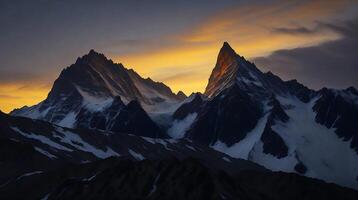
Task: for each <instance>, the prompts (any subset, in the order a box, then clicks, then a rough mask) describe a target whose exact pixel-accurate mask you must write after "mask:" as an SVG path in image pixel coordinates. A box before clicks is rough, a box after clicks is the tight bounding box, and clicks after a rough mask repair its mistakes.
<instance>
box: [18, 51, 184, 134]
mask: <svg viewBox="0 0 358 200" xmlns="http://www.w3.org/2000/svg"><path fill="white" fill-rule="evenodd" d="M182 99H184V97H183V96H182V95H180V94H179V95H176V94H174V93H173V92H172V91H171V89H170V88H169V87H168V86H166V85H165V84H163V83H160V82H155V81H153V80H151V79H150V78H147V79H144V78H142V77H141V76H140V75H139V74H138V73H136V72H135V71H134V70H132V69H127V68H125V67H124V66H123V65H122V64H117V63H114V62H113V61H112V60H109V59H107V58H106V57H105V56H104V55H103V54H101V53H98V52H96V51H94V50H91V51H90V52H89V53H88V54H86V55H84V56H82V57H79V58H78V59H77V60H76V62H75V63H74V64H72V65H71V66H69V67H67V68H65V69H64V70H63V71H62V72H61V74H60V76H59V77H58V78H57V79H56V81H55V82H54V84H53V87H52V89H51V91H50V93H49V94H48V97H47V98H46V99H45V100H44V101H43V102H41V103H39V104H37V105H35V106H32V107H24V108H21V109H17V110H14V111H13V112H12V113H11V114H12V115H16V116H24V117H30V118H34V119H41V120H45V121H49V122H52V123H55V124H58V125H60V126H65V127H70V128H74V127H90V128H100V129H106V130H107V128H108V127H116V128H115V130H117V131H128V132H131V131H133V132H136V131H135V130H137V129H138V128H140V127H141V128H144V127H147V128H148V131H147V132H148V133H153V134H152V135H158V134H159V132H160V131H159V128H158V127H157V126H156V124H155V123H154V122H153V121H152V120H151V119H150V118H149V116H148V114H147V113H146V111H148V110H146V111H144V110H143V109H134V108H136V107H138V106H139V107H141V106H142V107H143V108H144V109H146V108H148V109H149V108H150V109H151V110H155V106H157V105H159V104H165V105H169V104H175V103H179V102H180V101H181V100H182ZM133 100H136V102H133ZM122 102H123V105H120V104H121V103H122ZM129 102H132V103H131V104H129ZM126 104H129V105H126ZM137 104H138V105H137ZM132 105H136V106H134V107H133V106H132ZM114 109H117V110H116V111H115V112H113V110H114ZM120 111H122V112H124V111H125V112H124V113H120ZM131 112H133V113H131ZM99 118H100V119H101V120H102V121H101V123H97V122H98V120H99ZM113 120H114V121H113ZM115 120H120V121H121V122H120V123H117V122H116V121H115ZM134 120H137V121H136V122H135V121H134ZM95 121H97V122H96V123H95V124H93V123H94V122H95ZM143 123H144V124H146V125H144V124H143ZM113 124H117V125H116V126H114V125H113ZM118 124H119V125H118ZM129 126H130V127H129ZM109 130H113V131H114V129H112V128H110V129H109ZM143 134H145V135H146V136H150V135H151V134H147V133H143Z"/></svg>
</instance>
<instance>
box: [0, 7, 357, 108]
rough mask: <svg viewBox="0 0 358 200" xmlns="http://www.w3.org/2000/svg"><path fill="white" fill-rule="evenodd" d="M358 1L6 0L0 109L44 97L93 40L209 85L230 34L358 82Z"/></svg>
mask: <svg viewBox="0 0 358 200" xmlns="http://www.w3.org/2000/svg"><path fill="white" fill-rule="evenodd" d="M357 13H358V4H357V2H356V1H348V0H347V1H342V0H339V1H338V0H329V1H304V0H303V1H302V0H300V1H279V0H266V1H236V0H220V1H139V0H131V1H129V0H128V1H91V0H89V1H88V0H87V1H75V2H74V1H56V0H53V1H45V0H42V1H41V0H35V1H16V0H14V1H0V29H1V30H0V32H1V34H0V44H1V45H0V52H1V54H0V109H1V110H2V111H5V112H9V111H11V110H12V109H13V108H18V107H22V106H23V105H33V104H36V103H38V102H40V101H41V100H43V99H44V98H45V97H46V95H47V93H48V91H49V90H50V88H51V86H52V83H53V81H54V80H55V79H56V78H57V76H58V75H59V73H60V72H61V70H62V69H63V68H65V67H66V66H69V65H70V64H72V63H74V62H75V60H76V58H77V57H80V56H82V55H84V54H86V53H88V51H89V50H90V49H95V50H96V51H98V52H102V53H104V54H105V55H106V56H107V57H108V58H111V59H112V60H114V61H115V62H118V63H123V64H124V66H126V67H127V68H133V69H134V70H135V71H137V72H138V73H139V74H141V75H142V76H143V77H151V78H152V79H154V80H156V81H162V82H164V83H165V84H167V85H168V86H170V87H171V88H172V90H173V91H175V92H177V91H178V90H183V91H184V92H185V93H186V94H190V93H191V92H196V91H200V92H203V90H204V88H205V86H206V84H207V81H208V78H209V75H210V73H211V70H212V68H213V67H214V65H215V61H216V57H217V54H218V51H219V49H220V47H221V45H222V43H223V42H224V41H228V42H229V43H230V45H231V46H232V47H233V48H234V49H235V50H236V52H237V53H239V54H240V55H242V56H244V57H246V58H248V59H250V60H252V61H254V62H255V63H256V64H257V66H258V67H259V68H260V69H261V70H262V71H269V70H270V71H272V72H274V73H276V74H277V75H279V76H280V77H282V78H283V79H285V80H288V79H297V80H299V81H300V82H302V83H303V84H305V85H307V86H309V87H311V88H313V89H319V88H321V87H323V86H327V87H333V88H346V87H348V86H352V85H353V86H355V87H357V86H358V79H357V78H356V77H358V66H357V65H358V55H357V54H358V53H357V52H358V14H357Z"/></svg>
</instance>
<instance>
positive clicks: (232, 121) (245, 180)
mask: <svg viewBox="0 0 358 200" xmlns="http://www.w3.org/2000/svg"><path fill="white" fill-rule="evenodd" d="M357 122H358V91H357V90H356V89H355V88H353V87H349V88H347V89H343V90H336V89H328V88H322V89H320V90H313V89H309V88H308V87H306V86H304V85H303V84H301V83H299V82H298V81H297V80H289V81H284V80H282V79H281V78H280V77H278V76H277V75H275V74H273V73H272V72H266V73H264V72H262V71H261V70H260V69H259V68H257V67H256V66H255V64H254V63H251V62H250V61H247V60H246V59H245V58H244V57H242V56H240V55H238V54H237V53H236V52H235V51H234V50H233V49H232V48H231V46H230V45H229V44H228V43H227V42H225V43H224V44H223V46H222V48H221V49H220V51H219V54H218V57H217V62H216V65H215V67H214V69H213V71H212V73H211V75H210V78H209V82H208V85H207V87H206V89H205V92H204V93H203V94H201V93H193V94H191V95H190V96H189V97H186V96H185V94H184V93H183V92H178V93H177V94H175V93H173V92H172V91H171V89H170V88H169V87H168V86H166V85H165V84H163V83H160V82H155V81H153V80H151V79H150V78H147V79H144V78H142V77H141V76H140V75H139V74H138V73H136V72H135V71H134V70H132V69H127V68H125V67H124V66H123V65H122V64H117V63H114V62H113V61H112V60H109V59H107V58H106V57H105V56H104V55H103V54H100V53H97V52H95V51H94V50H91V51H90V52H89V53H88V54H87V55H84V56H82V57H80V58H78V59H77V60H76V62H75V63H74V64H73V65H71V66H69V67H67V68H65V69H64V70H63V71H62V72H61V74H60V75H59V77H58V78H57V79H56V81H55V82H54V84H53V87H52V89H51V91H50V92H49V94H48V96H47V98H46V99H45V100H44V101H42V102H40V103H39V104H37V105H34V106H31V107H23V108H20V109H15V110H14V111H12V112H11V113H10V115H8V114H4V113H0V130H1V138H0V140H1V143H2V145H1V147H0V148H1V150H0V153H1V155H2V156H1V158H2V160H1V163H4V164H2V165H0V167H1V169H2V170H1V174H0V194H3V195H2V196H4V197H7V198H9V199H13V198H20V197H21V196H19V195H21V194H20V193H16V192H15V191H24V192H26V193H28V194H29V197H30V198H33V199H39V198H42V197H46V199H68V198H71V199H73V198H76V199H88V198H90V199H91V198H92V199H103V198H105V199H108V198H119V197H123V198H124V197H126V199H145V198H148V199H160V198H161V197H162V198H164V197H165V198H171V199H183V198H184V199H239V198H244V199H305V198H306V199H314V198H317V199H322V198H329V197H336V198H337V199H357V197H358V192H357V191H355V190H357V189H358V123H357ZM81 169H84V170H83V171H82V170H81ZM141 177H146V178H144V179H141ZM317 179H319V180H317ZM49 180H51V181H50V182H51V184H49V183H46V181H49ZM327 182H328V183H327ZM271 183H274V184H271ZM32 184H36V185H41V187H40V188H37V189H35V190H32V189H30V188H31V185H32ZM354 189H355V190H354ZM205 191H210V192H205ZM92 192H93V193H95V194H96V195H94V196H91V195H89V194H93V193H92ZM279 194H281V195H279ZM126 195H129V196H126ZM183 195H184V196H183ZM305 195H307V196H305Z"/></svg>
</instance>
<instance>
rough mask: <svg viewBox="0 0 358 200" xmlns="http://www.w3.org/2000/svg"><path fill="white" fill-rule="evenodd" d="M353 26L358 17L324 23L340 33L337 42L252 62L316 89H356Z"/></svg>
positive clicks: (357, 73)
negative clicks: (352, 87)
mask: <svg viewBox="0 0 358 200" xmlns="http://www.w3.org/2000/svg"><path fill="white" fill-rule="evenodd" d="M352 24H355V26H354V25H352ZM356 24H358V18H356V19H354V20H350V21H346V22H340V23H337V24H327V23H326V24H324V26H325V27H326V28H327V29H330V30H332V31H336V32H339V33H340V35H341V38H340V39H337V40H335V41H329V42H325V43H322V44H319V45H316V46H311V47H304V48H295V49H289V50H278V51H275V52H274V53H272V54H271V55H270V56H267V57H259V58H256V59H255V60H254V62H255V63H256V64H257V65H258V66H260V67H261V68H264V69H266V70H271V71H274V72H276V73H277V74H278V75H280V76H282V77H283V78H285V79H294V78H296V79H298V80H299V81H301V82H303V83H304V84H306V85H308V86H310V87H313V88H315V89H320V88H322V87H324V86H328V87H333V88H347V87H349V86H354V87H358V79H357V77H358V58H357V53H356V52H358V34H357V31H358V26H356Z"/></svg>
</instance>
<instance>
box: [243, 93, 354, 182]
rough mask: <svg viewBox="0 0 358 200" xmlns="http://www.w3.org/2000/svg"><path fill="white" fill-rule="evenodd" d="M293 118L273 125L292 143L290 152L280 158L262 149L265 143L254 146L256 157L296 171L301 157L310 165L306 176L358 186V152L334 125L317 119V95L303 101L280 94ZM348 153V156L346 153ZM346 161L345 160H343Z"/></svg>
mask: <svg viewBox="0 0 358 200" xmlns="http://www.w3.org/2000/svg"><path fill="white" fill-rule="evenodd" d="M278 100H279V101H280V102H281V104H282V105H284V107H286V108H290V109H287V110H285V111H286V113H287V114H288V116H289V117H290V120H289V122H288V123H286V124H281V123H277V124H276V125H274V126H273V127H272V129H273V130H274V131H275V132H277V133H278V134H279V135H280V137H281V138H282V139H283V140H284V142H285V143H286V144H287V146H288V149H289V150H288V156H287V157H285V158H281V159H277V158H274V157H273V156H271V155H266V154H264V153H263V152H262V150H263V149H262V143H258V144H257V145H256V146H255V147H254V151H253V152H252V153H251V154H250V155H252V159H251V160H252V161H254V162H257V163H260V164H263V165H264V166H266V167H268V168H269V169H271V170H275V171H286V172H293V171H294V166H295V164H297V162H298V160H299V161H301V162H302V163H303V164H304V165H305V166H306V167H307V169H308V170H307V172H306V173H305V175H306V176H309V177H314V178H320V179H323V180H325V181H328V182H335V183H339V184H341V185H344V186H347V187H354V188H358V181H357V180H356V177H357V176H358V165H357V163H358V156H357V154H356V152H355V151H354V150H353V149H352V148H351V147H350V143H351V141H343V139H342V138H339V137H338V136H337V134H336V133H335V129H334V128H331V129H329V128H327V127H325V126H323V125H321V124H319V123H317V122H316V121H315V116H316V113H314V111H313V109H312V107H313V105H314V104H315V101H316V100H317V99H313V100H312V101H311V102H309V103H303V102H301V101H300V100H298V99H297V98H294V97H288V98H287V97H286V98H282V97H279V98H278ZM342 155H344V156H342ZM342 163H344V164H342Z"/></svg>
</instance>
